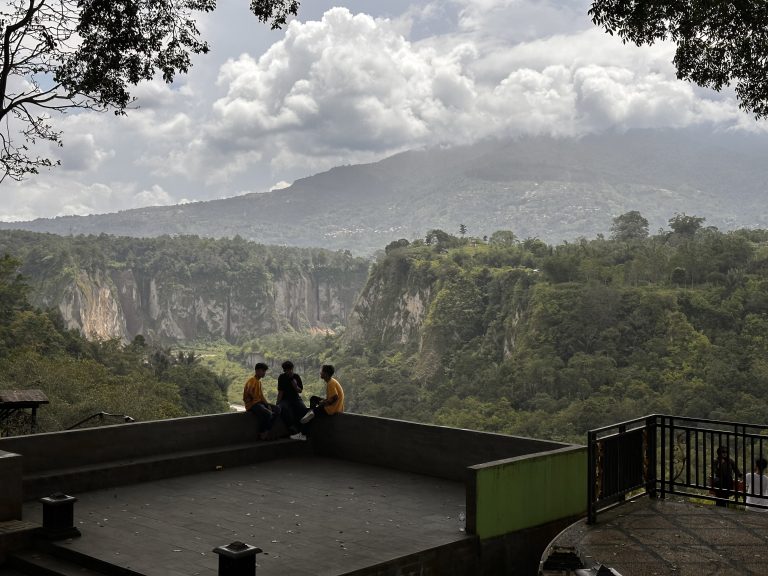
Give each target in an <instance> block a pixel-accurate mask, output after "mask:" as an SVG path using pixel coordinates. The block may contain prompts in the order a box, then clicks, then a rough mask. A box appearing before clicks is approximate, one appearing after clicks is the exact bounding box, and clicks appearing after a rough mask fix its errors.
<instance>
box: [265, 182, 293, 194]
mask: <svg viewBox="0 0 768 576" xmlns="http://www.w3.org/2000/svg"><path fill="white" fill-rule="evenodd" d="M290 185H291V182H287V181H285V180H280V182H275V183H274V184H273V185H272V187H271V188H270V189H269V191H270V192H273V191H274V190H283V189H284V188H288V186H290Z"/></svg>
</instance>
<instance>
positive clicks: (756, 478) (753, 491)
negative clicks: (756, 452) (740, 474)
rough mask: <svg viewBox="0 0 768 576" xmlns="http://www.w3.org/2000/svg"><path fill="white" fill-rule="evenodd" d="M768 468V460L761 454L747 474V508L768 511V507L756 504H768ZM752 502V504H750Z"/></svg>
mask: <svg viewBox="0 0 768 576" xmlns="http://www.w3.org/2000/svg"><path fill="white" fill-rule="evenodd" d="M766 468H768V460H766V459H765V458H763V457H762V456H760V457H759V458H756V459H755V462H754V467H753V468H752V472H750V473H749V474H745V476H744V478H745V480H746V492H747V509H749V510H755V511H757V512H768V508H757V507H756V506H754V504H758V505H761V506H768V476H766V475H765V469H766ZM750 504H752V506H750Z"/></svg>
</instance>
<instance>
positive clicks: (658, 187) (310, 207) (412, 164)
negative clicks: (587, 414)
mask: <svg viewBox="0 0 768 576" xmlns="http://www.w3.org/2000/svg"><path fill="white" fill-rule="evenodd" d="M766 158H768V135H764V134H756V133H746V132H743V131H741V132H736V131H732V132H723V131H720V132H713V131H711V130H705V129H702V128H698V129H684V130H633V131H628V132H623V133H617V132H612V133H604V134H598V135H589V136H584V137H582V138H578V139H576V138H573V139H553V138H550V137H543V136H542V137H525V138H518V139H512V140H506V141H485V142H481V143H478V144H474V145H471V146H464V147H457V148H445V149H441V148H436V149H430V150H420V151H411V152H405V153H402V154H398V155H395V156H392V157H389V158H386V159H384V160H382V161H380V162H376V163H372V164H361V165H354V166H340V167H337V168H333V169H331V170H329V171H327V172H324V173H321V174H316V175H314V176H311V177H308V178H303V179H300V180H297V181H296V182H294V184H293V185H292V186H290V187H289V188H285V189H283V190H278V191H273V192H268V193H263V194H246V195H243V196H238V197H233V198H227V199H223V200H215V201H209V202H196V203H191V204H183V205H176V206H162V207H151V208H141V209H136V210H127V211H122V212H118V213H113V214H101V215H90V216H63V217H58V218H53V219H38V220H33V221H30V222H12V223H0V228H6V229H7V228H15V229H25V230H31V231H38V232H52V233H55V234H60V235H78V234H100V233H107V234H114V235H121V236H140V237H142V236H143V237H153V236H158V235H161V234H170V235H174V234H185V235H189V234H192V235H198V236H203V237H234V236H236V235H239V236H241V237H242V238H244V239H246V240H253V241H256V242H260V243H265V244H277V245H290V246H322V247H325V248H329V249H348V250H350V251H353V252H356V253H358V254H370V253H372V252H374V251H375V250H377V249H381V248H382V247H383V246H385V245H386V244H387V243H389V242H390V241H392V240H395V239H398V238H408V239H412V238H417V237H423V236H424V234H425V232H427V231H428V230H431V229H435V228H440V229H443V230H445V231H448V232H456V231H457V230H458V227H459V224H465V225H466V227H467V232H468V234H470V235H472V236H476V237H482V236H484V235H490V234H491V233H492V232H494V231H495V230H499V229H507V230H512V231H513V232H514V233H515V234H516V235H517V236H518V237H520V238H526V237H532V236H537V237H539V238H541V239H542V240H545V241H546V242H549V243H556V242H560V241H563V240H567V241H570V240H573V239H575V238H578V237H582V236H583V237H587V238H593V237H595V236H596V235H597V234H599V233H608V231H609V230H610V226H611V222H612V219H613V218H614V217H615V216H617V215H619V214H622V213H624V212H628V211H630V210H639V211H640V212H641V213H642V214H643V215H644V216H645V217H646V218H647V219H648V220H649V222H650V224H651V230H657V229H658V228H660V227H664V226H666V224H667V221H668V220H669V218H671V217H672V216H673V215H674V214H675V213H687V214H692V215H697V216H702V217H704V218H706V224H707V225H711V226H716V227H718V228H721V229H733V228H740V227H766V226H768V214H766V213H765V211H764V210H763V209H762V208H763V199H764V198H765V194H766V189H767V188H768V162H766Z"/></svg>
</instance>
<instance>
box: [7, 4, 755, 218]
mask: <svg viewBox="0 0 768 576" xmlns="http://www.w3.org/2000/svg"><path fill="white" fill-rule="evenodd" d="M350 5H352V6H354V5H355V4H350ZM392 5H393V4H388V6H392ZM233 6H234V5H233ZM370 6H371V9H373V4H371V5H370ZM376 6H380V5H379V4H377V5H376ZM398 6H400V8H402V2H400V3H398ZM588 6H589V4H588V2H585V1H582V0H576V1H573V0H568V1H566V0H445V1H442V0H426V1H422V2H419V3H418V4H414V5H413V6H411V7H410V8H409V9H407V10H404V11H402V12H401V13H399V14H397V15H395V17H394V18H384V17H374V16H371V15H367V14H362V13H357V14H355V13H353V12H351V11H350V10H348V9H347V8H339V7H337V8H332V9H329V10H327V11H326V12H325V13H324V14H323V15H322V17H320V18H318V19H316V20H310V21H305V22H301V21H299V20H295V21H293V22H291V23H290V24H289V25H288V26H287V27H286V28H285V30H284V31H283V32H280V33H279V34H278V33H275V32H269V36H268V37H269V38H270V42H271V44H270V45H269V48H268V49H266V50H264V49H262V48H261V46H262V45H265V44H264V42H263V38H262V39H261V40H258V41H254V42H250V43H249V42H248V39H247V38H246V37H245V36H244V34H245V32H244V31H246V30H249V29H248V28H247V27H246V26H245V24H244V22H245V20H244V19H243V22H240V21H238V22H237V24H236V25H235V26H233V27H232V28H227V29H226V33H225V32H223V30H224V28H223V26H226V22H222V23H221V24H216V23H215V22H214V21H213V20H206V21H205V23H204V27H205V29H206V30H208V31H210V32H211V33H212V34H213V38H214V39H218V40H219V41H224V44H223V45H224V46H230V47H234V48H237V50H238V51H237V52H234V53H232V54H231V55H230V57H229V58H226V59H225V58H223V57H222V56H221V55H219V56H217V58H218V59H217V60H216V59H215V60H213V62H217V64H216V70H215V71H214V70H211V69H210V68H206V66H211V65H208V64H206V62H207V61H206V60H204V59H200V60H196V66H197V67H199V68H202V70H199V73H198V75H195V74H196V70H197V68H196V69H193V73H192V75H190V76H189V77H188V78H186V79H184V81H183V83H180V84H176V85H173V86H167V85H165V84H163V83H162V82H150V83H146V84H143V85H141V86H140V87H138V88H137V89H136V91H135V95H136V96H137V97H138V99H139V105H140V108H139V109H137V110H131V111H130V112H129V114H128V116H127V117H120V118H115V117H114V116H112V115H93V114H74V115H71V116H69V117H67V118H66V119H65V120H64V121H63V122H62V126H63V128H64V138H65V147H64V149H63V151H62V152H61V156H60V157H61V159H62V163H63V166H64V168H65V169H64V170H54V171H52V172H51V173H50V175H46V174H43V175H40V176H38V177H35V178H34V182H33V186H32V189H34V192H32V193H30V194H29V198H30V200H31V201H32V202H33V204H32V205H33V206H35V208H28V207H25V206H23V205H22V204H23V203H21V202H19V203H16V205H15V206H14V205H13V204H14V202H11V203H9V204H7V205H6V206H4V207H2V208H0V218H3V219H7V218H12V217H13V218H18V217H20V216H21V215H24V214H46V215H51V214H50V212H51V211H52V210H54V207H56V210H59V211H61V212H63V211H65V210H71V211H72V212H73V213H79V214H84V213H90V212H105V211H114V210H120V209H126V208H132V207H135V206H139V205H145V204H168V203H172V202H174V199H175V201H176V202H178V201H179V200H178V199H180V198H188V199H190V200H201V199H209V198H216V197H225V196H231V195H232V194H233V193H234V191H236V190H254V191H267V190H269V189H270V187H271V186H272V184H273V183H274V182H280V181H285V182H288V181H292V180H295V179H296V178H299V177H303V176H307V175H309V174H311V173H314V172H318V171H321V170H326V169H329V168H331V167H333V166H336V165H341V164H350V163H356V162H368V161H375V160H378V159H381V158H383V157H385V156H387V155H389V154H393V153H396V152H399V151H402V150H406V149H412V148H419V147H424V146H433V145H453V144H466V143H471V142H473V141H476V140H478V139H482V138H487V137H493V136H517V135H522V134H537V135H541V134H551V135H556V136H569V135H574V136H576V135H582V134H586V133H589V132H593V131H599V130H604V129H608V128H612V129H628V128H632V127H662V126H678V127H682V126H688V125H692V124H700V123H713V124H719V125H722V126H726V127H728V126H730V127H738V128H744V127H748V128H750V129H765V124H764V123H756V122H754V121H753V120H752V119H751V118H749V117H748V116H746V115H745V114H743V113H742V112H740V111H739V109H738V106H737V104H736V101H735V99H734V98H733V95H732V93H731V92H729V91H724V93H722V94H716V93H713V92H711V91H708V90H704V89H700V88H697V87H695V86H692V85H690V84H688V83H685V82H681V81H679V80H677V78H676V77H675V70H674V67H673V66H672V64H671V61H672V57H673V48H672V47H671V46H670V45H667V44H664V43H660V44H657V45H654V46H651V47H643V48H637V47H635V46H632V45H622V44H621V42H620V41H619V40H617V39H616V38H613V37H611V36H608V35H607V34H605V33H603V32H602V31H601V30H599V29H597V28H595V27H594V26H593V25H592V24H591V22H590V21H589V18H588V16H587V10H588ZM223 9H225V10H226V11H232V10H234V8H233V7H232V6H229V5H227V7H223ZM380 9H381V10H382V11H383V10H384V8H380ZM238 14H239V12H238ZM265 37H267V36H265ZM272 39H275V40H276V41H273V40H272ZM218 45H219V46H221V45H222V44H221V43H220V44H218ZM215 48H216V44H215V43H214V51H215ZM24 194H25V195H26V194H27V188H25V191H24ZM37 197H39V198H40V201H39V202H37V200H35V198H37ZM43 199H47V201H46V200H43ZM35 202H37V204H35ZM3 211H4V213H3Z"/></svg>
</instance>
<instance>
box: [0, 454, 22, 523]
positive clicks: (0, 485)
mask: <svg viewBox="0 0 768 576" xmlns="http://www.w3.org/2000/svg"><path fill="white" fill-rule="evenodd" d="M22 500H23V497H22V458H21V456H19V455H18V454H12V453H10V452H3V451H0V522H5V521H6V520H21V506H22Z"/></svg>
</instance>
